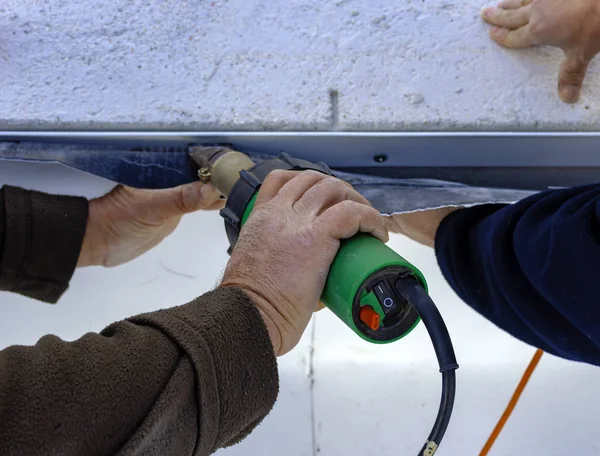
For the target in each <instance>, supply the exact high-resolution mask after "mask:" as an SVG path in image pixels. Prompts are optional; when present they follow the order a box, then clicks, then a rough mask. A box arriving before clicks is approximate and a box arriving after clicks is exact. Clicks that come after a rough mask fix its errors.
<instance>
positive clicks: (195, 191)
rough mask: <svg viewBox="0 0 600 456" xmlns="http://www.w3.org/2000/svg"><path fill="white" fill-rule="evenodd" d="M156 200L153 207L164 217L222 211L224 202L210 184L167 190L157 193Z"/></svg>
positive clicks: (182, 186)
mask: <svg viewBox="0 0 600 456" xmlns="http://www.w3.org/2000/svg"><path fill="white" fill-rule="evenodd" d="M155 192H156V193H155V197H156V199H155V200H154V202H153V205H154V204H155V205H156V208H157V209H159V207H160V211H161V212H162V214H163V216H166V217H174V216H182V215H184V214H188V213H190V212H196V211H199V210H202V209H220V208H222V207H223V205H224V200H221V199H220V196H221V195H220V194H219V192H218V191H217V190H216V189H215V188H214V187H213V186H212V185H210V184H204V183H202V182H192V183H191V184H185V185H180V186H179V187H173V188H169V189H165V190H158V191H155Z"/></svg>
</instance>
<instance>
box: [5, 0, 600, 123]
mask: <svg viewBox="0 0 600 456" xmlns="http://www.w3.org/2000/svg"><path fill="white" fill-rule="evenodd" d="M483 6H484V1H481V2H480V1H476V0H467V1H461V2H453V1H450V0H427V1H418V0H400V1H392V0H371V1H368V2H364V1H359V0H337V1H334V0H285V1H283V0H280V1H266V0H229V1H228V0H214V1H211V0H144V1H142V0H124V1H112V2H104V1H103V0H81V1H78V2H76V1H67V0H47V1H43V2H40V1H38V0H5V1H4V2H3V3H2V5H0V127H1V128H4V129H6V128H11V129H34V128H52V129H54V128H57V129H74V128H90V129H107V128H110V129H121V128H123V129H124V128H137V129H141V128H144V129H149V128H160V129H199V130H203V129H204V130H206V129H218V130H232V129H238V130H245V129H253V130H257V129H258V130H278V129H281V130H294V129H298V130H437V129H452V130H465V129H476V130H504V129H519V130H523V129H550V130H552V129H559V130H563V129H564V130H577V129H595V128H597V126H598V125H600V122H599V121H600V103H599V102H598V99H600V71H599V68H600V65H599V64H598V63H597V62H596V63H595V64H593V65H592V68H591V70H590V74H589V75H588V78H587V81H586V85H585V89H584V91H583V99H582V101H581V102H580V103H578V104H576V105H574V106H569V105H565V104H563V103H561V102H560V101H559V99H558V97H557V95H556V85H557V82H556V80H557V71H558V66H559V63H560V59H561V53H560V51H557V50H555V49H547V48H543V49H538V50H533V51H520V52H519V51H506V50H503V49H500V48H499V47H497V46H496V45H495V44H494V43H492V42H491V41H490V40H489V38H488V36H487V26H486V25H485V24H484V23H483V22H482V21H481V19H480V18H479V12H480V10H481V8H482V7H483Z"/></svg>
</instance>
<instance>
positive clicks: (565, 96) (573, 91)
mask: <svg viewBox="0 0 600 456" xmlns="http://www.w3.org/2000/svg"><path fill="white" fill-rule="evenodd" d="M558 94H559V96H560V98H561V100H562V101H564V102H565V103H575V102H576V101H577V100H579V87H577V86H573V85H568V86H563V87H561V88H560V90H559V92H558Z"/></svg>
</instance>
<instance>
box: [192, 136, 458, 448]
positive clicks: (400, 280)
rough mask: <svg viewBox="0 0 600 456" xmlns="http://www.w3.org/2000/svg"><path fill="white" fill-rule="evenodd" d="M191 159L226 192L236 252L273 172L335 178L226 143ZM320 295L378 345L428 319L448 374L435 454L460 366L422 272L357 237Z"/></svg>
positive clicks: (432, 440)
mask: <svg viewBox="0 0 600 456" xmlns="http://www.w3.org/2000/svg"><path fill="white" fill-rule="evenodd" d="M190 156H191V157H192V158H193V160H194V161H195V162H196V163H197V164H198V165H199V166H200V170H199V172H198V175H199V177H200V179H202V180H204V181H205V182H208V181H210V182H211V183H212V185H213V186H214V187H215V188H216V189H217V190H218V191H219V192H220V193H221V194H222V195H223V196H225V197H227V204H226V207H225V208H224V209H223V210H222V211H221V215H222V216H223V218H224V219H225V229H226V232H227V237H228V239H229V242H230V252H231V249H233V247H234V246H235V244H236V242H237V239H238V236H239V233H240V231H241V229H242V227H243V225H244V223H245V222H246V220H247V219H248V217H249V216H250V214H251V212H252V209H253V208H254V204H255V200H256V196H257V194H258V190H259V189H260V186H261V184H262V182H263V181H264V180H265V178H266V177H267V175H268V174H269V173H270V172H271V171H274V170H289V171H304V170H314V171H318V172H321V173H324V174H328V175H331V176H333V175H334V174H333V173H332V171H331V170H330V169H329V168H328V167H327V165H325V164H324V163H311V162H308V161H305V160H300V159H296V158H292V157H290V156H289V155H287V154H285V153H282V154H281V155H279V156H278V157H277V158H273V159H271V160H266V161H263V162H262V163H259V164H255V163H254V162H253V161H252V160H251V159H250V158H249V157H248V156H246V155H244V154H242V153H241V152H237V151H234V150H232V149H230V148H227V147H191V149H190ZM321 300H322V302H323V303H324V304H325V306H327V307H328V308H329V309H330V310H331V311H332V312H333V313H335V315H337V316H338V317H339V318H340V319H341V320H342V321H343V322H344V323H345V324H346V325H347V326H348V327H349V328H350V329H352V331H354V332H355V333H356V334H358V335H359V336H360V337H361V338H363V339H365V340H366V341H368V342H372V343H377V344H385V343H390V342H394V341H396V340H399V339H401V338H402V337H404V336H406V335H407V334H409V333H410V332H411V331H412V330H413V329H414V328H415V327H416V326H417V324H418V323H419V321H420V320H422V321H423V323H424V324H425V327H426V329H427V330H428V332H429V334H430V337H431V340H432V342H433V345H434V349H435V352H436V356H437V359H438V363H439V365H440V372H441V373H442V376H443V389H442V402H441V405H440V411H439V413H438V417H437V420H436V423H435V425H434V428H433V430H432V432H431V434H430V435H429V438H428V439H427V441H426V443H425V445H424V446H423V448H422V450H421V452H420V453H419V455H422V456H432V455H433V454H434V453H435V451H436V450H437V448H438V446H439V444H440V441H441V439H442V437H443V435H444V433H445V431H446V428H447V426H448V422H449V419H450V415H451V412H452V407H453V403H454V394H455V370H456V369H457V368H458V364H457V363H456V357H455V355H454V350H453V348H452V343H451V341H450V336H449V334H448V331H447V329H446V326H445V324H444V321H443V320H442V318H441V315H440V314H439V312H438V310H437V308H436V306H435V305H434V304H433V302H432V301H431V299H430V298H429V296H428V294H427V284H426V282H425V278H424V277H423V274H421V272H420V271H419V270H418V269H417V268H416V267H415V266H413V265H412V264H410V263H409V262H408V261H407V260H406V259H404V258H403V257H402V256H400V255H399V254H398V253H396V252H395V251H394V250H392V249H391V248H389V247H388V246H387V245H385V244H384V243H383V242H381V241H380V240H378V239H376V238H375V237H373V236H371V235H368V234H358V235H356V236H354V237H352V238H351V239H347V240H344V241H342V242H341V244H340V248H339V251H338V253H337V255H336V257H335V260H334V261H333V263H332V265H331V268H330V271H329V275H328V277H327V282H326V284H325V288H324V291H323V294H322V296H321Z"/></svg>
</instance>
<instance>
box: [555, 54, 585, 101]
mask: <svg viewBox="0 0 600 456" xmlns="http://www.w3.org/2000/svg"><path fill="white" fill-rule="evenodd" d="M588 65H589V61H587V60H582V59H581V58H579V57H576V56H574V55H570V54H566V57H565V60H563V63H562V65H561V67H560V74H559V78H558V95H559V96H560V99H561V100H562V101H564V102H565V103H575V102H576V101H577V100H579V95H580V93H581V86H582V85H583V79H584V78H585V73H586V72H587V69H588Z"/></svg>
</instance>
